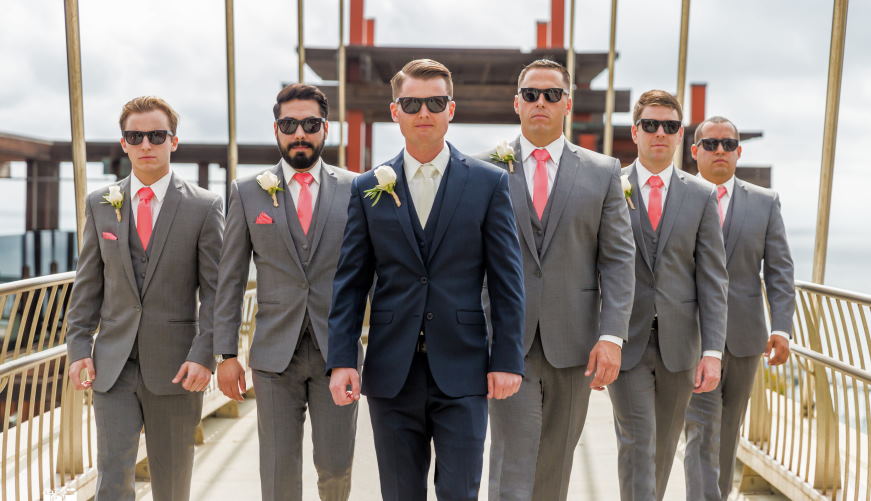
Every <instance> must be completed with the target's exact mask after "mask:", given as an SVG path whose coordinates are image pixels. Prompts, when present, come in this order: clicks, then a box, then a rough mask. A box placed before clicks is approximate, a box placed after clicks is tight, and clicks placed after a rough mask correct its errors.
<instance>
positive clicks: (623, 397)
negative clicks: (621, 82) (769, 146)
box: [608, 90, 728, 501]
mask: <svg viewBox="0 0 871 501" xmlns="http://www.w3.org/2000/svg"><path fill="white" fill-rule="evenodd" d="M682 118H683V114H682V111H681V106H680V103H679V102H678V101H677V99H676V98H675V97H674V96H672V95H671V94H669V93H668V92H665V91H662V90H651V91H648V92H645V93H644V94H642V95H641V97H639V98H638V102H637V103H636V104H635V108H634V110H633V113H632V120H633V122H634V123H633V125H632V140H633V141H634V142H635V144H636V145H638V158H637V159H636V160H635V162H633V163H632V164H631V165H630V166H629V167H626V168H625V169H624V172H623V173H624V175H625V176H627V179H628V182H629V184H630V187H631V189H630V195H629V197H628V198H629V200H630V201H631V205H630V210H629V216H630V220H631V222H632V232H633V234H634V236H635V248H636V253H635V254H636V257H635V297H634V301H633V305H632V316H631V318H630V319H629V341H628V342H627V343H626V344H625V345H624V347H623V366H622V367H621V370H620V376H619V377H618V378H617V380H616V381H615V382H614V383H613V384H612V385H611V387H610V388H609V390H608V393H609V395H610V397H611V402H612V404H613V406H614V419H615V428H616V433H617V439H618V446H619V452H618V462H617V471H618V476H619V480H620V498H621V499H622V500H623V501H638V500H644V501H649V500H654V499H662V498H663V495H664V494H665V487H666V484H667V483H668V477H669V474H670V473H671V468H672V464H673V463H674V453H675V449H676V448H677V442H678V438H679V437H680V433H681V431H682V430H683V424H684V416H685V414H686V408H687V404H688V403H689V399H690V396H691V395H692V394H693V393H704V392H708V391H711V390H713V389H714V388H716V386H717V383H718V382H719V380H720V359H721V358H722V353H723V347H724V344H725V340H726V288H727V285H728V277H727V275H726V255H725V254H726V253H725V249H724V248H723V234H722V232H721V231H720V221H719V217H718V215H717V194H716V191H715V190H714V189H713V187H712V186H711V185H710V184H709V183H707V182H705V181H703V180H701V179H698V178H696V177H695V176H690V175H688V174H687V173H685V172H683V171H681V170H678V169H676V168H675V166H674V164H673V163H672V159H673V158H674V154H675V151H677V149H678V148H679V147H680V145H681V144H682V143H683V132H684V129H683V125H682V124H681V120H682Z"/></svg>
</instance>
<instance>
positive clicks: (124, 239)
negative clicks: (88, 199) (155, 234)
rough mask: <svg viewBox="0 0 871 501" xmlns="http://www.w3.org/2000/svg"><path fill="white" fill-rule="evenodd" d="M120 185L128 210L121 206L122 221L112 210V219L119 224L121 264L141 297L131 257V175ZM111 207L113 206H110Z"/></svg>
mask: <svg viewBox="0 0 871 501" xmlns="http://www.w3.org/2000/svg"><path fill="white" fill-rule="evenodd" d="M131 175H132V174H131ZM118 185H119V186H120V187H121V193H124V197H125V202H127V204H128V205H127V210H124V206H123V205H122V206H121V222H120V223H119V222H118V219H117V218H116V217H115V211H114V210H113V211H112V220H113V222H115V223H116V224H117V225H118V233H117V235H116V236H117V237H118V251H119V254H121V266H122V267H123V268H124V274H125V275H127V281H128V282H129V283H130V287H132V288H133V294H134V295H135V296H136V297H137V298H139V287H138V286H137V285H136V276H135V275H134V274H133V260H132V258H131V257H130V221H129V220H128V219H127V218H132V217H133V210H134V209H133V196H132V195H131V193H130V176H127V177H126V178H124V179H122V180H121V182H120V183H118ZM109 207H110V208H111V206H109ZM134 221H135V220H134Z"/></svg>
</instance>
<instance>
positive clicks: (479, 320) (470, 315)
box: [457, 310, 484, 325]
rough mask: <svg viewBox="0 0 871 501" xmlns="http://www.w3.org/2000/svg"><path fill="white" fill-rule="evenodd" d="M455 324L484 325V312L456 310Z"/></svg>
mask: <svg viewBox="0 0 871 501" xmlns="http://www.w3.org/2000/svg"><path fill="white" fill-rule="evenodd" d="M457 323H460V324H467V325H484V312H483V311H481V310H457Z"/></svg>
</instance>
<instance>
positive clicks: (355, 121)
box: [347, 110, 366, 172]
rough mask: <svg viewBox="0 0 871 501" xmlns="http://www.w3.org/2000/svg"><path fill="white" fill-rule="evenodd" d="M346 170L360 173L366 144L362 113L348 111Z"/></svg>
mask: <svg viewBox="0 0 871 501" xmlns="http://www.w3.org/2000/svg"><path fill="white" fill-rule="evenodd" d="M347 118H348V146H347V151H348V159H347V161H348V170H349V171H352V172H362V169H363V153H364V151H363V145H365V144H366V137H365V136H366V124H365V122H363V112H362V111H360V110H348V117H347Z"/></svg>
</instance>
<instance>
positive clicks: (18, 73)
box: [0, 0, 871, 290]
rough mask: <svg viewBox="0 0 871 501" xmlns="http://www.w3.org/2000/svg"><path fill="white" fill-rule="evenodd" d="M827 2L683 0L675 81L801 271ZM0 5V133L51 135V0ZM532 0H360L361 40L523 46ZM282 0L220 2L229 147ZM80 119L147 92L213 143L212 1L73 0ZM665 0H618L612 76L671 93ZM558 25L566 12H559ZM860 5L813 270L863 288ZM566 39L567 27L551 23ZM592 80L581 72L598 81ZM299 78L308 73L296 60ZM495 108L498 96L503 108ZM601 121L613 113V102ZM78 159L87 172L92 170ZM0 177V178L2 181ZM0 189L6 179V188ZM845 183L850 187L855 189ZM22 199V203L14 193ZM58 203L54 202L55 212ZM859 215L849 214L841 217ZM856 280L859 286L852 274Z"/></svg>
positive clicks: (390, 146)
mask: <svg viewBox="0 0 871 501" xmlns="http://www.w3.org/2000/svg"><path fill="white" fill-rule="evenodd" d="M831 4H832V2H831V1H822V0H766V1H764V2H763V1H759V0H729V1H728V2H726V1H696V2H693V5H692V12H691V23H690V38H689V40H690V41H689V62H688V70H687V73H688V81H689V82H707V84H708V102H707V112H708V115H711V114H719V115H725V116H727V117H729V118H731V119H733V120H734V121H735V123H736V124H737V125H738V127H739V128H743V129H753V130H762V131H764V133H765V137H764V138H762V139H758V140H754V141H751V142H748V143H746V144H745V145H744V156H743V162H744V163H745V164H771V165H773V166H774V171H773V176H772V177H773V185H774V188H775V189H777V190H778V191H779V192H780V193H781V198H782V201H783V207H784V216H785V219H786V224H787V227H788V228H789V231H790V237H791V241H792V244H793V248H794V252H795V254H796V261H797V265H798V266H797V278H802V279H807V278H809V276H810V267H809V257H810V252H811V250H810V247H811V245H812V232H813V227H814V223H815V213H816V204H817V196H818V180H819V170H820V158H821V145H822V137H823V131H822V126H823V118H824V112H825V97H826V75H827V68H828V52H829V37H830V33H831V19H832V6H831ZM0 5H2V7H3V10H2V12H3V15H2V17H0V69H2V70H0V131H4V132H13V133H17V134H22V135H31V136H37V137H43V138H47V139H68V138H69V111H68V110H69V106H68V102H69V101H68V95H67V74H66V49H65V42H64V15H63V8H62V2H58V1H57V0H28V1H26V2H22V1H5V2H3V3H2V4H0ZM549 8H550V2H549V0H487V1H483V0H479V1H474V2H472V1H469V0H440V1H434V0H416V1H414V2H411V1H409V0H407V1H400V0H368V2H367V4H366V8H365V15H366V16H367V17H374V18H375V19H376V33H375V42H376V44H378V45H392V46H402V45H406V46H438V47H445V46H450V47H454V46H455V47H464V46H468V47H506V48H518V47H519V48H522V49H531V48H533V46H534V43H535V20H537V19H546V18H547V17H549ZM305 10H306V12H305V23H306V45H311V46H317V47H331V46H336V45H337V43H338V42H337V37H338V26H337V14H338V1H337V0H336V1H325V0H318V1H313V0H308V1H307V2H306V9H305ZM577 11H578V12H577V16H576V42H575V49H576V50H577V51H579V52H587V51H607V44H608V27H609V13H610V2H609V1H607V0H578V1H577ZM296 15H297V14H296V2H295V1H294V0H281V1H278V0H257V1H256V2H252V1H247V2H242V1H237V2H236V61H237V63H236V72H237V73H236V74H237V106H238V108H237V112H238V135H239V141H240V142H258V143H271V142H273V141H274V138H273V136H272V116H271V107H272V103H273V99H274V96H275V93H276V92H277V90H278V89H279V84H280V82H282V81H292V80H295V79H296V77H297V74H296V72H297V70H296V66H297V60H296V53H295V47H296V37H297V33H296ZM80 17H81V37H82V60H83V78H84V99H85V130H86V135H87V137H88V139H114V138H116V137H117V136H118V125H117V116H118V113H119V109H120V106H121V104H123V103H124V102H125V101H126V100H128V99H130V98H131V97H134V96H138V95H143V94H155V95H160V96H162V97H164V98H166V99H167V100H168V101H169V102H170V103H172V104H173V106H174V107H175V108H176V109H177V110H178V111H179V113H180V115H181V123H180V128H179V135H180V137H181V140H182V142H184V141H185V140H187V141H202V142H222V141H226V138H227V132H226V131H227V125H226V120H227V118H226V117H227V111H226V83H225V53H224V2H223V1H220V0H185V1H167V0H154V1H151V2H129V1H126V0H84V1H81V2H80ZM679 22H680V1H678V0H671V1H666V0H658V1H656V2H651V1H650V0H620V2H619V13H618V35H617V48H618V51H619V52H620V57H619V59H618V60H617V67H616V73H615V78H616V86H617V87H618V88H625V89H631V91H632V94H631V99H632V100H633V102H634V100H635V99H636V98H637V96H638V95H639V94H640V93H641V92H643V91H644V90H647V89H650V88H663V89H667V90H671V91H674V90H675V89H674V87H675V81H676V73H677V51H678V30H679ZM567 25H568V23H567ZM869 25H871V2H858V1H854V2H851V5H850V11H849V19H848V27H847V46H846V59H845V69H844V85H843V90H842V98H841V118H840V126H839V141H838V150H837V152H838V154H837V161H836V165H837V167H836V173H835V193H836V199H835V202H834V205H833V210H832V226H833V232H832V237H831V250H830V259H829V277H830V282H831V283H833V284H835V285H842V286H845V287H847V286H852V287H854V288H858V287H860V286H862V285H863V284H865V285H867V284H868V283H869V278H871V271H869V270H871V266H869V265H868V264H864V265H863V267H861V268H859V269H861V272H859V273H858V274H857V273H856V272H855V271H851V270H854V269H855V268H856V266H857V263H863V262H865V261H867V258H868V256H869V255H871V223H869V218H868V217H867V216H864V212H865V210H864V209H865V207H864V206H865V205H866V204H865V203H863V201H864V199H865V198H867V195H864V194H861V195H860V193H861V192H864V191H866V190H865V188H866V187H867V186H868V182H869V180H871V176H869V174H868V172H869V167H868V166H866V165H865V162H863V160H865V159H864V158H863V157H864V156H865V155H864V153H865V151H864V150H865V148H867V147H868V146H869V145H871V141H869V140H868V130H869V126H868V124H867V123H866V122H867V121H868V117H869V114H871V113H869V111H871V33H869V31H868V30H867V29H865V27H867V26H869ZM566 40H568V36H566ZM606 77H607V75H606V74H605V73H603V74H602V75H600V77H599V78H597V79H596V80H594V82H593V87H594V88H604V87H605V85H606ZM307 79H309V80H314V79H316V75H314V74H313V73H309V74H308V75H307ZM506 106H510V103H506ZM615 121H616V123H618V124H620V123H622V124H627V123H629V117H628V116H626V115H618V116H617V117H616V119H615ZM518 130H519V127H517V126H504V127H481V126H453V127H452V130H451V132H449V135H448V139H449V140H451V141H452V142H454V144H456V145H457V146H458V147H459V148H460V149H461V150H466V151H469V152H478V151H481V150H484V149H485V148H488V147H490V146H491V145H492V144H493V143H494V141H496V140H497V139H502V138H510V137H513V136H514V135H516V134H517V131H518ZM400 145H401V138H400V136H399V133H398V130H397V129H396V128H395V126H394V125H392V124H384V125H378V126H376V129H375V137H374V146H373V149H374V155H373V159H374V161H375V162H381V161H383V160H385V159H387V158H389V157H390V156H392V155H393V154H394V153H395V151H396V150H397V149H398V147H399V146H400ZM95 167H96V168H95V169H92V170H94V172H96V173H99V166H95ZM11 182H12V181H8V180H7V181H4V180H0V190H2V189H3V187H4V183H11ZM6 186H8V185H6ZM860 190H861V192H860ZM21 207H23V205H21ZM71 210H72V209H71V206H70V211H71ZM857 215H859V217H856V216H857ZM865 289H866V290H867V287H865Z"/></svg>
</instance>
